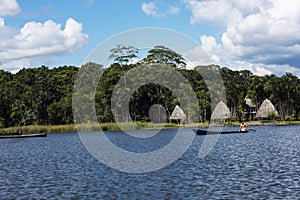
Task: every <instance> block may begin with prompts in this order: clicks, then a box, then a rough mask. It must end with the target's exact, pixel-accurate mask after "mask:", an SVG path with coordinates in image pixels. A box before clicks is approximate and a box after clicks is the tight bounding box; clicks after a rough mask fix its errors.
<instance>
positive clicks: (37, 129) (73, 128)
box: [0, 121, 300, 134]
mask: <svg viewBox="0 0 300 200" xmlns="http://www.w3.org/2000/svg"><path fill="white" fill-rule="evenodd" d="M246 124H247V125H248V127H250V126H286V125H300V121H265V122H264V121H249V122H246ZM120 125H121V126H122V130H155V129H172V128H197V127H208V126H210V125H211V126H216V124H212V123H211V124H209V123H208V122H204V123H185V124H180V125H178V124H174V123H164V124H153V123H150V122H136V123H120ZM136 125H138V126H136ZM239 125H240V123H239V122H225V123H224V124H221V126H239ZM99 128H101V129H102V130H103V131H119V130H121V128H120V127H119V126H118V125H117V123H102V124H84V125H75V124H69V125H30V126H21V127H9V128H4V129H2V132H4V133H10V132H18V131H21V132H22V133H23V134H34V133H41V132H44V133H71V132H77V130H83V131H87V132H92V131H97V130H99ZM0 134H1V132H0Z"/></svg>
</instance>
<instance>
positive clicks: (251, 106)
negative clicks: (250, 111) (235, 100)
mask: <svg viewBox="0 0 300 200" xmlns="http://www.w3.org/2000/svg"><path fill="white" fill-rule="evenodd" d="M245 102H246V105H247V106H249V107H250V108H255V104H254V103H253V102H252V99H249V98H245Z"/></svg>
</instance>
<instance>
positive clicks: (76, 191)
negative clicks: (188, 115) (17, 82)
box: [0, 126, 300, 199]
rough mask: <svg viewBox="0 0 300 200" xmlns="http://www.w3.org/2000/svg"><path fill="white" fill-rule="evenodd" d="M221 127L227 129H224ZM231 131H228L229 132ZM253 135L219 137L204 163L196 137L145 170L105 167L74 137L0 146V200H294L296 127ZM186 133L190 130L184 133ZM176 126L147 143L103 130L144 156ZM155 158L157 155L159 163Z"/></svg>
mask: <svg viewBox="0 0 300 200" xmlns="http://www.w3.org/2000/svg"><path fill="white" fill-rule="evenodd" d="M226 128H227V127H226ZM231 128H232V127H231ZM251 128H255V129H256V132H251V133H247V134H230V135H220V137H219V139H218V141H217V143H216V145H215V146H214V148H213V149H212V151H211V152H210V153H209V154H208V155H207V156H206V157H205V158H204V159H201V158H199V157H198V152H199V149H200V146H201V144H202V143H203V140H204V139H205V137H210V136H196V137H195V139H194V140H193V143H192V145H191V146H190V147H189V148H188V150H187V151H186V152H185V153H184V154H183V156H182V157H180V158H179V159H178V160H176V161H175V162H174V163H173V164H171V165H169V166H167V167H165V168H162V169H159V170H157V171H153V172H148V173H125V172H120V171H118V170H115V169H112V168H109V167H107V166H106V165H104V164H102V163H101V162H99V161H98V160H97V159H95V158H94V157H93V156H92V155H91V154H90V153H89V152H88V151H87V150H86V148H85V147H84V145H83V144H82V142H81V140H80V137H79V136H78V134H77V133H57V134H48V136H47V137H46V138H26V139H4V140H1V141H0V147H1V151H0V196H1V198H2V199H58V198H60V199H61V198H64V199H275V198H282V199H297V198H299V196H300V148H299V146H300V134H299V130H300V126H257V127H251ZM184 131H186V132H187V133H189V132H190V131H192V129H189V128H187V129H184ZM175 134H176V129H170V130H162V131H160V133H158V134H157V135H155V136H154V137H150V138H132V137H130V136H127V135H125V134H124V133H123V132H121V131H119V132H106V135H107V136H108V137H109V139H110V140H111V141H112V142H114V143H115V144H116V145H118V146H120V147H122V148H123V149H125V150H127V151H132V152H139V153H145V152H151V151H154V150H157V149H160V148H162V147H163V146H165V145H166V144H168V143H169V142H170V141H171V140H172V139H173V138H174V136H175ZM158 159H159V158H158Z"/></svg>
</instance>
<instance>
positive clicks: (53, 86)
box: [0, 45, 300, 128]
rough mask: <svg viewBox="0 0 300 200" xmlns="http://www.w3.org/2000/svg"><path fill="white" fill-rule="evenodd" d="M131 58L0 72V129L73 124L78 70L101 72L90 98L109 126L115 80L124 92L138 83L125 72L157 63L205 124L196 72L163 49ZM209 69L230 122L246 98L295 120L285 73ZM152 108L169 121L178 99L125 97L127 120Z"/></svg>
mask: <svg viewBox="0 0 300 200" xmlns="http://www.w3.org/2000/svg"><path fill="white" fill-rule="evenodd" d="M137 57H138V49H136V48H134V47H132V46H122V45H118V46H116V47H115V48H113V49H112V50H111V54H110V56H109V59H111V60H112V62H111V64H110V66H109V67H106V68H105V67H103V66H102V65H101V63H91V62H89V63H86V64H84V65H82V66H80V67H77V66H59V67H55V68H52V69H49V67H47V66H40V67H37V68H26V69H25V68H24V69H22V70H20V71H19V72H17V73H15V74H12V73H10V72H7V71H3V70H0V88H1V92H0V102H1V107H0V128H4V127H12V126H24V125H65V124H72V123H74V121H73V114H72V94H73V86H74V81H75V79H76V75H77V72H78V71H79V69H80V68H83V67H95V68H100V69H101V70H103V75H102V76H101V79H100V81H99V83H98V87H97V90H96V94H95V108H96V112H97V118H98V121H99V122H100V123H107V122H114V118H113V114H112V110H111V96H112V92H113V90H114V87H115V85H116V84H117V83H118V81H119V80H120V79H123V81H124V89H126V84H128V83H129V81H133V82H134V81H139V78H140V77H134V78H133V80H132V77H131V80H127V78H126V76H124V74H125V73H126V72H128V71H129V70H131V69H134V68H136V67H138V66H144V65H147V64H159V63H163V64H166V65H168V66H170V67H172V68H173V69H175V70H176V71H178V72H179V73H181V74H182V75H183V76H184V77H185V78H186V79H187V80H188V82H189V84H190V85H191V86H192V88H193V90H194V93H195V94H196V96H197V98H198V106H199V110H200V113H199V116H198V117H199V121H207V120H209V119H210V115H211V99H210V91H209V90H208V87H207V85H206V83H205V80H204V79H203V77H202V76H201V74H200V73H199V72H198V71H197V67H196V68H195V69H188V68H187V67H186V63H185V60H184V58H183V57H182V56H181V55H180V54H178V53H176V52H174V51H173V50H171V49H169V48H167V47H164V46H155V47H154V48H153V49H150V50H149V51H148V54H147V55H146V57H145V58H143V59H141V60H139V61H138V62H133V60H134V59H136V58H137ZM158 67H159V65H158ZM199 67H201V66H199ZM202 67H203V66H202ZM210 67H212V68H214V69H216V70H219V72H220V74H221V76H222V78H223V82H224V86H225V90H226V104H227V106H228V108H229V109H230V111H231V113H232V116H233V118H232V120H236V121H238V120H247V116H245V115H244V111H245V109H246V107H245V106H246V105H245V98H250V99H252V101H253V102H254V104H255V105H256V109H258V108H259V106H260V104H261V103H262V102H263V101H264V99H266V98H268V99H269V100H271V102H272V103H273V104H274V106H275V107H276V109H277V110H278V113H279V119H281V120H299V111H300V79H299V78H298V77H297V76H295V75H293V74H291V73H286V74H285V75H283V76H281V77H278V76H275V75H265V76H257V75H253V74H252V72H251V71H248V70H242V71H233V70H230V69H229V68H225V67H220V66H217V65H211V66H210ZM162 74H163V72H162ZM87 79H88V77H87ZM154 104H160V105H163V106H164V107H165V110H166V114H167V116H170V115H171V112H172V110H173V109H174V107H175V106H176V105H177V104H179V100H178V98H177V97H176V96H175V95H174V93H173V92H172V91H171V90H170V89H168V88H167V87H164V86H161V85H158V84H147V85H144V86H142V87H140V88H138V89H137V90H136V91H135V92H134V93H133V95H132V97H131V98H130V103H129V108H130V109H129V110H130V115H131V117H132V119H133V120H135V121H149V119H150V118H149V109H150V107H151V106H152V105H154ZM121 112H122V111H121ZM248 119H249V118H248ZM122 120H123V121H126V120H127V119H122Z"/></svg>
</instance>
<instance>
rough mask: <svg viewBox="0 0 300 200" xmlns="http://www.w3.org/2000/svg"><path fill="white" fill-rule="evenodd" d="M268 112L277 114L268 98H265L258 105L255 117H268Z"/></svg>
mask: <svg viewBox="0 0 300 200" xmlns="http://www.w3.org/2000/svg"><path fill="white" fill-rule="evenodd" d="M270 113H275V114H276V115H278V112H277V110H276V109H275V107H274V105H273V104H272V102H271V101H270V100H269V99H265V100H264V101H263V103H262V104H261V106H260V107H259V109H258V111H257V113H256V117H257V118H264V117H268V115H269V114H270Z"/></svg>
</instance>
